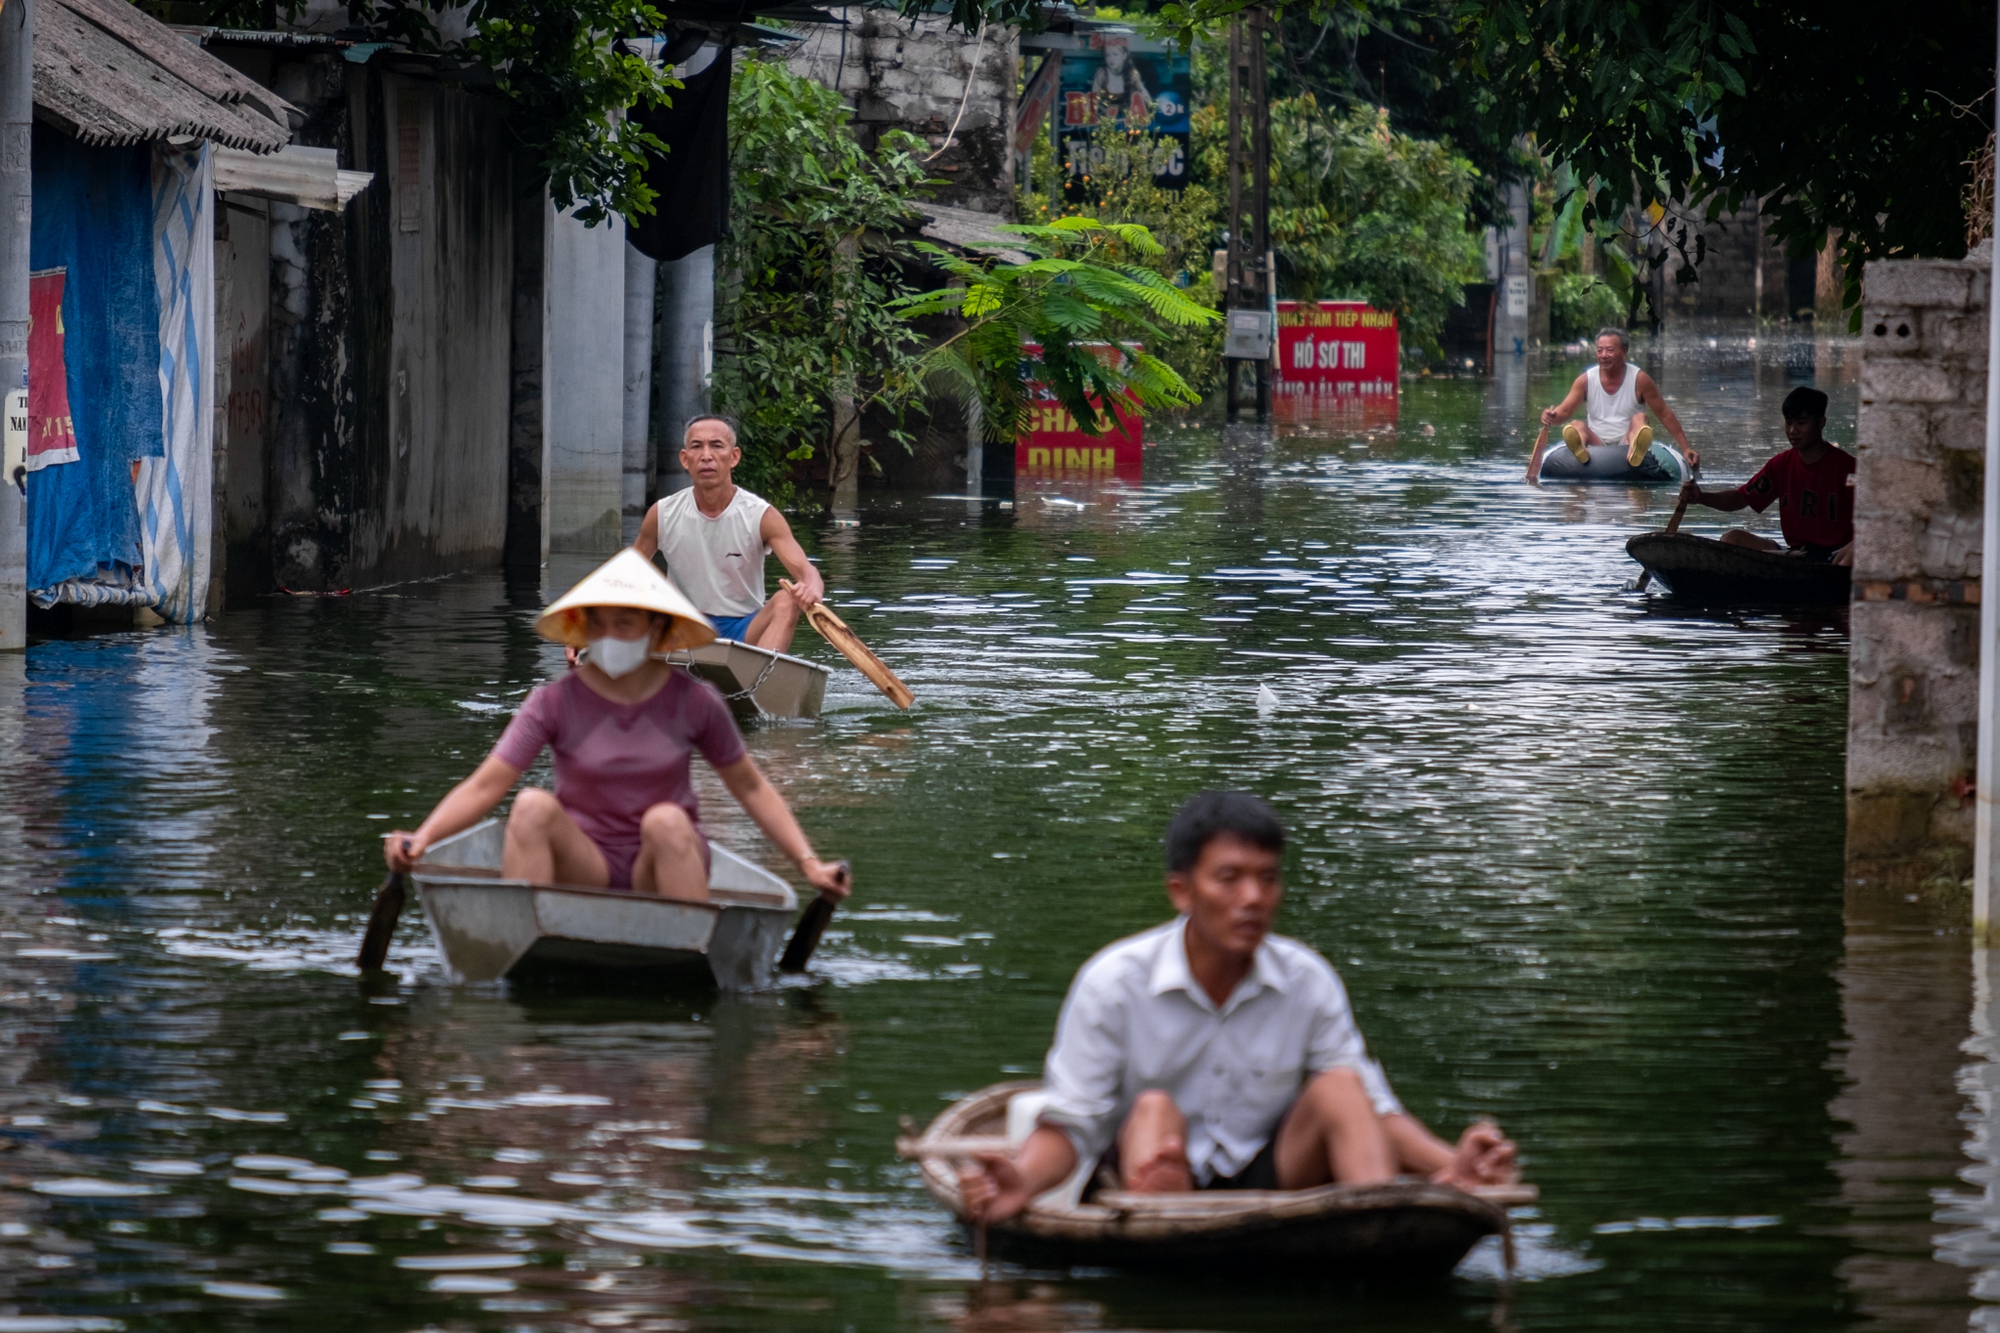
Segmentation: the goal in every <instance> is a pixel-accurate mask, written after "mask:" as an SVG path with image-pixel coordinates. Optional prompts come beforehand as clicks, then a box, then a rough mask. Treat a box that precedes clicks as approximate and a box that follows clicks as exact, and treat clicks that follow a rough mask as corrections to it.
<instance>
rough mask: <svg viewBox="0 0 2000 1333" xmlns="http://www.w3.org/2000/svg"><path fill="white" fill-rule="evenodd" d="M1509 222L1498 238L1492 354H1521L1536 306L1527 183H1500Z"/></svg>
mask: <svg viewBox="0 0 2000 1333" xmlns="http://www.w3.org/2000/svg"><path fill="white" fill-rule="evenodd" d="M1500 200H1501V202H1502V203H1503V204H1504V205H1506V208H1507V215H1508V217H1509V218H1511V219H1512V225H1511V226H1508V227H1505V228H1502V229H1501V230H1500V232H1499V235H1498V241H1499V260H1500V263H1499V269H1500V273H1499V276H1498V277H1497V278H1496V279H1495V281H1497V282H1498V283H1499V284H1500V293H1499V300H1498V302H1497V303H1496V304H1495V307H1494V311H1493V355H1494V358H1495V359H1496V360H1497V359H1499V358H1501V357H1507V356H1520V355H1522V354H1523V353H1525V352H1526V351H1527V350H1528V342H1529V319H1530V317H1531V316H1532V315H1533V313H1534V308H1535V269H1534V264H1533V261H1532V260H1531V259H1530V258H1529V255H1528V187H1527V185H1526V184H1524V183H1523V182H1521V181H1508V182H1507V183H1506V184H1504V185H1502V186H1501V187H1500Z"/></svg>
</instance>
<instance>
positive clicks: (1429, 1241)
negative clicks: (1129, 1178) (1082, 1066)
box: [897, 1082, 1535, 1283]
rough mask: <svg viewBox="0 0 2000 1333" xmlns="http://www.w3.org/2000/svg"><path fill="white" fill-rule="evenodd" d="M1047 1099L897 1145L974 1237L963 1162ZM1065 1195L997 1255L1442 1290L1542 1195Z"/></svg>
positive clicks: (1045, 1201)
mask: <svg viewBox="0 0 2000 1333" xmlns="http://www.w3.org/2000/svg"><path fill="white" fill-rule="evenodd" d="M1040 1088H1041V1084H1040V1083H1036V1082H1014V1083H996V1084H994V1085H992V1086H991V1087H988V1088H982V1089H981V1090H980V1091H978V1092H975V1093H972V1094H971V1095H970V1096H967V1097H965V1098H963V1099H962V1100H960V1101H958V1102H956V1103H954V1104H953V1105H951V1106H950V1107H947V1108H946V1109H945V1110H944V1111H943V1112H942V1113H941V1114H940V1115H939V1116H938V1117H937V1118H936V1119H935V1120H933V1121H931V1123H930V1125H929V1127H928V1128H926V1129H925V1130H924V1132H923V1133H922V1134H921V1135H919V1136H917V1137H915V1138H905V1139H903V1140H899V1141H898V1143H897V1149H898V1151H899V1152H901V1153H902V1154H903V1155H904V1156H906V1157H914V1158H916V1159H917V1160H918V1162H919V1163H920V1164H921V1166H922V1170H923V1178H924V1186H925V1188H927V1189H928V1190H929V1191H930V1193H931V1197H932V1198H934V1199H936V1200H937V1201H938V1203H940V1204H941V1205H943V1206H944V1207H945V1208H946V1209H947V1210H948V1211H949V1212H950V1213H951V1215H952V1216H953V1217H954V1218H956V1219H957V1220H958V1221H959V1222H961V1223H963V1224H965V1225H966V1226H968V1227H970V1226H972V1225H973V1223H972V1221H971V1219H970V1218H969V1217H968V1216H967V1215H966V1212H965V1207H964V1202H963V1200H962V1198H961V1197H960V1194H959V1183H958V1166H959V1164H960V1163H961V1162H965V1161H969V1160H971V1159H972V1157H973V1155H974V1154H976V1153H984V1152H1006V1151H1008V1149H1009V1148H1010V1147H1012V1146H1013V1145H1012V1143H1011V1141H1010V1139H1009V1137H1008V1135H1007V1133H1006V1130H1007V1127H1008V1126H1007V1121H1008V1114H1007V1112H1008V1106H1009V1104H1010V1103H1012V1102H1013V1100H1014V1099H1015V1098H1016V1097H1017V1096H1021V1095H1023V1094H1031V1093H1035V1092H1037V1091H1039V1090H1040ZM1063 1192H1064V1191H1063V1190H1061V1189H1058V1190H1054V1191H1051V1192H1050V1193H1049V1194H1047V1195H1044V1196H1042V1198H1041V1199H1039V1200H1037V1201H1036V1202H1035V1203H1034V1204H1033V1205H1032V1206H1030V1207H1029V1208H1028V1209H1026V1210H1025V1211H1024V1212H1022V1213H1021V1214H1019V1215H1018V1216H1016V1217H1012V1218H1009V1219H1008V1220H1007V1221H1005V1222H996V1223H992V1224H990V1225H988V1226H987V1227H986V1228H985V1230H986V1242H987V1244H988V1245H990V1246H991V1247H992V1249H993V1251H994V1252H995V1253H997V1254H1003V1255H1007V1256H1010V1257H1016V1258H1019V1259H1022V1260H1024V1261H1026V1262H1030V1263H1043V1264H1053V1265H1058V1266H1061V1267H1065V1268H1071V1267H1079V1266H1081V1267H1087V1268H1132V1269H1183V1270H1185V1269H1195V1268H1199V1269H1200V1270H1202V1271H1205V1272H1213V1273H1217V1274H1235V1273H1283V1274H1286V1275H1289V1276H1292V1277H1294V1278H1298V1279H1303V1280H1307V1281H1317V1280H1322V1279H1329V1278H1336V1279H1338V1278H1379V1279H1386V1280H1389V1281H1392V1282H1419V1283H1421V1282H1425V1281H1432V1282H1434V1281H1440V1280H1442V1279H1444V1278H1447V1277H1449V1276H1450V1274H1451V1272H1452V1270H1453V1269H1454V1268H1455V1267H1457V1265H1458V1263H1459V1261H1460V1260H1462V1259H1464V1258H1465V1256H1466V1254H1467V1252H1469V1251H1470V1250H1471V1249H1472V1247H1473V1246H1474V1245H1476V1244H1478V1243H1479V1242H1480V1241H1481V1240H1483V1239H1485V1238H1486V1237H1487V1236H1493V1235H1504V1234H1505V1233H1506V1231H1507V1227H1508V1218H1507V1211H1506V1205H1507V1204H1510V1203H1526V1202H1530V1201H1532V1200H1533V1199H1534V1198H1535V1190H1534V1188H1533V1187H1532V1186H1519V1185H1515V1186H1500V1187H1495V1188H1493V1189H1489V1190H1482V1191H1480V1192H1479V1193H1478V1194H1472V1193H1468V1192H1466V1191H1464V1190H1460V1189H1456V1188H1453V1187H1452V1186H1450V1185H1437V1184H1433V1183H1431V1182H1429V1181H1425V1180H1417V1179H1403V1180H1398V1181H1395V1182H1393V1183H1390V1184H1386V1185H1363V1186H1354V1185H1322V1186H1320V1187H1318V1188H1316V1189H1304V1190H1193V1191H1190V1192H1187V1193H1180V1194H1136V1193H1130V1192H1125V1191H1118V1190H1103V1191H1100V1192H1098V1193H1096V1194H1094V1195H1093V1194H1088V1193H1086V1194H1085V1195H1084V1196H1083V1197H1082V1198H1081V1199H1080V1200H1079V1201H1077V1202H1074V1203H1069V1202H1064V1201H1062V1200H1061V1199H1059V1198H1057V1197H1055V1196H1059V1195H1061V1194H1062V1193H1063Z"/></svg>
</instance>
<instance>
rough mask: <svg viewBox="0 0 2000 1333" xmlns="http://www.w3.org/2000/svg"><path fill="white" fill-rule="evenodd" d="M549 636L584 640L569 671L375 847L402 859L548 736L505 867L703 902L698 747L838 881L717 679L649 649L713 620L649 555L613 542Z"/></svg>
mask: <svg viewBox="0 0 2000 1333" xmlns="http://www.w3.org/2000/svg"><path fill="white" fill-rule="evenodd" d="M535 629H536V630H537V631H538V632H539V633H540V634H541V635H542V637H543V638H546V639H553V640H554V641H556V642H557V643H562V644H567V645H568V646H569V647H571V648H579V649H580V648H586V647H587V648H588V649H589V650H590V653H589V657H588V659H587V660H586V661H585V662H584V663H583V664H582V665H581V666H579V667H578V668H577V669H576V670H574V671H571V672H569V673H568V674H567V675H564V676H563V677H561V678H560V679H558V680H554V681H551V682H549V683H548V684H546V685H542V686H539V687H537V688H536V690H535V691H534V693H532V694H530V695H529V696H528V701H527V702H526V703H524V704H522V705H521V711H520V712H518V713H516V714H515V715H514V720H513V721H512V722H510V723H508V724H507V730H506V731H505V732H504V733H503V734H502V735H501V737H500V743H499V744H497V745H495V746H494V747H493V753H491V754H489V755H488V756H487V757H486V760H485V762H483V763H481V764H480V765H479V767H478V768H476V769H474V770H473V773H472V776H471V777H469V778H467V779H466V780H465V781H463V782H461V783H459V784H458V786H456V787H454V788H453V789H452V790H451V793H450V794H449V795H447V796H446V797H445V798H444V799H443V800H442V801H439V802H438V805H437V808H436V809H435V810H433V811H431V813H430V817H429V818H428V819H426V820H424V822H423V824H422V825H421V826H420V827H419V828H418V829H417V830H416V832H414V833H404V832H401V831H398V832H395V833H392V834H390V835H389V836H388V837H387V838H386V839H385V840H384V842H383V852H384V855H385V856H386V857H387V859H388V862H389V866H390V868H391V869H393V870H408V869H409V868H410V867H411V865H413V864H414V863H415V862H416V860H417V859H418V858H419V857H421V856H422V855H423V854H424V850H425V849H426V848H427V847H429V846H431V845H432V844H433V843H435V842H437V841H439V840H440V839H442V838H448V837H450V836H451V835H452V834H454V833H457V832H459V831H460V830H462V829H466V828H470V827H471V826H472V825H473V824H475V823H477V822H478V821H479V820H481V819H483V818H485V817H486V814H487V812H488V811H490V810H492V809H493V807H494V806H496V805H498V804H499V803H500V800H501V798H502V797H504V796H506V794H507V792H508V791H509V790H510V789H511V788H512V787H513V785H514V784H515V783H516V782H518V781H519V780H520V778H521V774H522V773H523V772H525V771H526V770H527V768H528V766H529V765H530V764H532V763H534V762H535V758H536V756H537V755H539V754H541V752H542V747H543V746H545V745H546V746H549V747H550V748H552V749H553V750H554V751H555V768H556V784H555V791H554V792H546V791H543V790H541V789H540V788H538V787H525V788H523V789H522V790H521V794H520V795H518V796H516V797H515V798H514V810H513V813H512V814H511V815H510V816H509V817H508V819H507V844H506V851H505V852H504V853H503V856H502V861H501V873H503V874H504V875H506V876H507V878H509V879H524V880H527V881H529V882H531V883H536V884H581V885H585V886H591V887H600V888H604V887H608V888H614V889H628V888H629V889H632V890H634V891H635V892H638V893H652V894H658V895H660V896H661V897H665V898H682V899H688V900H691V901H695V902H702V901H705V900H706V899H707V898H708V865H709V853H708V839H707V837H706V836H705V835H704V834H703V833H702V829H701V822H700V819H701V812H700V807H699V806H698V805H697V803H696V801H695V794H694V785H693V783H692V781H691V775H690V773H689V771H688V761H689V759H690V757H691V756H692V755H693V753H694V752H695V751H696V750H699V751H701V755H702V758H704V759H706V760H708V762H709V764H710V766H711V767H713V768H714V769H715V771H716V773H717V774H718V775H719V776H720V777H721V778H722V782H723V785H724V786H726V787H728V788H729V792H730V794H731V795H732V796H734V797H735V798H736V799H737V801H738V802H739V803H740V804H741V805H742V806H743V809H744V810H745V811H746V812H748V814H749V815H750V817H751V818H752V819H754V820H756V821H757V826H758V827H759V828H761V829H763V830H764V833H765V835H766V836H768V837H769V838H770V839H771V841H772V842H774V843H776V844H777V846H778V848H779V850H780V851H782V852H784V853H785V855H786V856H788V857H790V858H791V860H792V863H793V864H794V865H796V866H797V867H798V868H799V873H800V874H802V875H804V876H805V877H806V879H807V880H808V881H810V882H811V884H812V886H813V887H814V888H816V889H818V890H819V891H820V892H822V893H825V894H830V895H832V896H834V897H837V898H838V897H845V896H846V894H847V877H846V874H845V872H844V871H843V870H841V869H840V868H838V867H836V866H835V865H833V864H830V863H828V862H826V861H822V860H820V859H819V858H818V857H817V856H815V855H814V854H813V849H812V845H811V844H810V843H808V842H807V841H806V835H805V834H804V833H803V832H801V831H800V829H799V825H798V821H797V820H795V819H793V818H792V812H791V811H790V810H789V809H787V808H786V806H785V801H784V798H783V797H781V796H779V795H778V793H777V791H776V790H775V789H774V788H773V787H772V786H771V784H770V783H768V782H766V781H765V780H764V775H763V774H762V773H760V772H759V771H758V770H757V765H756V764H754V763H752V762H751V760H750V756H749V755H748V754H747V753H745V751H744V749H743V737H742V735H741V734H740V733H739V732H738V731H737V730H736V720H735V719H734V718H732V717H731V716H730V715H729V705H728V704H726V703H724V702H723V699H722V695H721V694H720V693H719V692H718V691H717V690H716V688H715V687H714V686H713V685H710V684H708V683H706V682H704V681H699V680H696V679H695V678H694V677H693V676H690V675H689V674H688V673H687V672H685V671H677V670H675V669H674V668H672V667H670V666H668V665H667V664H666V663H665V662H662V661H660V660H659V659H658V658H657V657H655V656H654V654H656V653H661V652H665V651H668V650H670V649H675V648H693V647H698V646H699V645H701V644H704V643H707V642H709V641H710V640H711V639H713V638H714V637H715V630H714V628H713V627H711V626H710V625H709V623H708V621H707V620H706V619H705V618H704V617H703V616H702V614H701V612H699V611H697V610H695V608H694V604H693V603H692V602H690V601H688V599H687V598H686V597H684V596H682V595H681V591H680V589H678V588H676V587H675V586H674V585H673V584H672V583H671V582H669V581H668V580H667V578H666V576H665V575H663V574H661V573H660V571H659V570H658V569H656V568H654V567H653V563H652V562H651V561H650V560H647V559H646V558H645V557H643V556H641V555H639V554H638V553H637V552H636V551H631V550H626V551H621V552H619V553H618V554H617V555H615V556H613V557H612V558H611V559H610V560H609V561H607V562H606V563H605V564H604V565H602V566H601V567H600V568H599V569H598V570H597V571H596V572H595V573H593V574H591V576H590V577H589V578H587V579H585V580H584V581H583V582H581V583H579V584H577V585H576V586H575V587H574V588H572V589H570V590H569V592H568V593H567V594H565V595H564V596H563V597H561V598H559V599H558V600H557V601H556V602H555V604H554V605H552V606H550V607H549V609H548V610H546V611H544V612H543V613H542V615H541V618H540V619H539V620H537V621H536V622H535Z"/></svg>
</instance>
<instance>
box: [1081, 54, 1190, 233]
mask: <svg viewBox="0 0 2000 1333" xmlns="http://www.w3.org/2000/svg"><path fill="white" fill-rule="evenodd" d="M1146 44H1147V45H1152V43H1146ZM1133 45H1134V44H1133V41H1132V39H1131V38H1130V37H1129V36H1123V35H1120V34H1117V33H1103V32H1099V33H1092V34H1091V35H1090V45H1089V47H1088V48H1087V49H1085V50H1080V51H1072V52H1070V53H1069V54H1068V57H1067V58H1066V59H1065V60H1064V61H1063V63H1062V71H1061V96H1060V97H1059V99H1058V100H1057V103H1056V116H1055V135H1056V152H1057V155H1058V157H1059V158H1060V160H1061V162H1062V165H1063V170H1064V171H1065V172H1067V173H1068V176H1069V179H1070V182H1071V186H1072V188H1073V190H1074V191H1075V193H1076V194H1077V195H1078V196H1079V197H1080V196H1081V195H1082V193H1083V188H1082V186H1083V178H1084V177H1085V176H1091V175H1096V174H1097V173H1098V172H1100V171H1101V170H1103V169H1104V167H1105V164H1106V163H1107V162H1108V161H1109V160H1110V158H1111V150H1112V148H1113V147H1114V145H1115V139H1114V136H1123V135H1129V134H1134V133H1140V132H1143V133H1145V134H1147V135H1149V136H1151V137H1153V138H1155V139H1164V140H1166V141H1167V144H1166V149H1167V151H1166V156H1165V157H1164V158H1163V159H1162V160H1160V161H1159V162H1158V163H1157V168H1158V169H1157V170H1156V171H1155V172H1154V174H1153V183H1154V184H1155V185H1158V186H1160V187H1161V188H1163V189H1169V190H1178V189H1180V188H1181V187H1182V186H1184V185H1186V184H1187V178H1188V115H1189V112H1190V111H1191V110H1192V109H1193V105H1194V78H1193V74H1192V73H1191V70H1190V66H1189V63H1188V57H1187V56H1186V55H1185V54H1183V53H1180V52H1177V51H1173V50H1160V51H1146V50H1134V49H1133ZM1100 136H1101V137H1100Z"/></svg>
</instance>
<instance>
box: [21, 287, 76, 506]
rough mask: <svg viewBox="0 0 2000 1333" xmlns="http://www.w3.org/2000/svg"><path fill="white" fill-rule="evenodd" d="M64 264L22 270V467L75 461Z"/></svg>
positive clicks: (37, 468)
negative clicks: (25, 443)
mask: <svg viewBox="0 0 2000 1333" xmlns="http://www.w3.org/2000/svg"><path fill="white" fill-rule="evenodd" d="M68 273H69V270H67V269H60V268H52V269H47V270H44V271H43V272H40V273H31V274H29V275H28V471H30V472H39V471H41V470H42V469H43V468H45V467H50V466H52V465H54V464H56V463H74V462H75V461H76V427H75V425H74V423H72V421H71V420H70V411H69V368H68V366H67V365H66V364H65V363H64V361H63V320H62V299H63V282H64V279H65V278H66V277H67V276H68Z"/></svg>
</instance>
